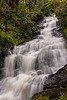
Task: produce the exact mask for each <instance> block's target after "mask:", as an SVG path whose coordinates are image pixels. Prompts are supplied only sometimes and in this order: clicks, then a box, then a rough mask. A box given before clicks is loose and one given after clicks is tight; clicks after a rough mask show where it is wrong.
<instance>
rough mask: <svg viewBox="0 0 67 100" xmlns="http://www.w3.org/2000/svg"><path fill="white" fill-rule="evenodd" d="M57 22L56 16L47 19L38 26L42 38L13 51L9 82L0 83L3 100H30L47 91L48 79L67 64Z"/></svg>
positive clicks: (7, 67)
mask: <svg viewBox="0 0 67 100" xmlns="http://www.w3.org/2000/svg"><path fill="white" fill-rule="evenodd" d="M57 21H58V19H57V18H56V16H51V17H46V18H44V20H43V21H42V22H41V23H40V24H39V25H38V26H39V29H40V33H41V34H40V35H39V36H38V38H37V39H34V40H32V41H30V42H27V43H26V44H25V45H19V46H15V47H14V49H13V50H12V51H9V52H10V55H8V56H7V57H6V58H5V68H4V74H5V78H4V79H2V80H1V81H0V100H30V99H31V97H32V96H33V95H34V94H35V93H38V92H41V91H42V90H43V86H44V82H45V81H46V79H47V78H48V75H50V74H52V73H55V72H57V71H58V70H59V69H60V68H62V67H63V66H64V65H65V64H66V63H67V51H66V49H65V42H64V39H63V37H61V34H60V32H58V27H57V25H56V22H57ZM54 35H56V36H54Z"/></svg>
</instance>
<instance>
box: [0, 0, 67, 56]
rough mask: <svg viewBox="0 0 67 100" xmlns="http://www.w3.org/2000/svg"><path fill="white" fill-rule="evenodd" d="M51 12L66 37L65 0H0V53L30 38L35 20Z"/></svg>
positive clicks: (66, 16)
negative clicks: (56, 18) (57, 19)
mask: <svg viewBox="0 0 67 100" xmlns="http://www.w3.org/2000/svg"><path fill="white" fill-rule="evenodd" d="M5 4H6V5H5ZM53 13H55V14H56V15H57V16H58V18H59V21H60V23H61V26H62V29H63V35H64V37H65V38H66V39H67V0H6V1H5V0H0V55H2V53H3V50H4V49H6V48H8V47H10V46H14V45H17V44H18V43H23V42H26V41H28V40H30V39H32V37H33V34H34V33H35V31H36V30H37V27H36V22H38V21H40V19H42V18H43V17H44V16H50V15H51V14H53Z"/></svg>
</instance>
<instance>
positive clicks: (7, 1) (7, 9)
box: [5, 0, 8, 35]
mask: <svg viewBox="0 0 67 100" xmlns="http://www.w3.org/2000/svg"><path fill="white" fill-rule="evenodd" d="M7 14H8V1H7V0H6V25H5V32H6V35H7Z"/></svg>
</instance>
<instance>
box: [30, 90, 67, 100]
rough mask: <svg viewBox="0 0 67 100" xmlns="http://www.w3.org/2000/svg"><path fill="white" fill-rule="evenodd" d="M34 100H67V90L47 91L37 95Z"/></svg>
mask: <svg viewBox="0 0 67 100" xmlns="http://www.w3.org/2000/svg"><path fill="white" fill-rule="evenodd" d="M60 98H62V99H60ZM32 100H67V88H53V89H47V90H45V91H43V92H41V93H39V94H35V95H34V96H33V98H32Z"/></svg>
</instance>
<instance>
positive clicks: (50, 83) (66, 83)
mask: <svg viewBox="0 0 67 100" xmlns="http://www.w3.org/2000/svg"><path fill="white" fill-rule="evenodd" d="M54 87H63V88H66V87H67V65H65V66H64V67H63V68H61V69H60V70H59V71H58V72H57V73H55V74H52V75H50V76H49V77H48V79H47V80H46V82H45V84H44V89H48V88H54Z"/></svg>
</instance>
